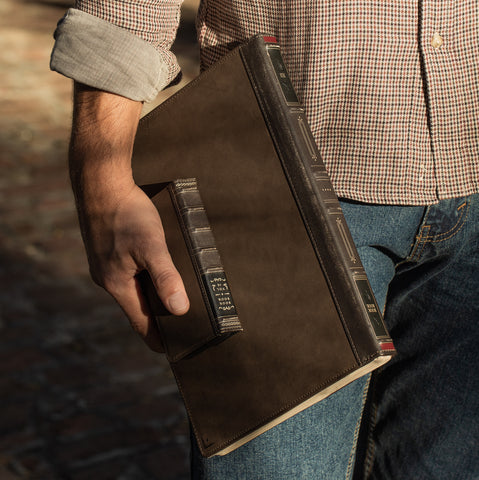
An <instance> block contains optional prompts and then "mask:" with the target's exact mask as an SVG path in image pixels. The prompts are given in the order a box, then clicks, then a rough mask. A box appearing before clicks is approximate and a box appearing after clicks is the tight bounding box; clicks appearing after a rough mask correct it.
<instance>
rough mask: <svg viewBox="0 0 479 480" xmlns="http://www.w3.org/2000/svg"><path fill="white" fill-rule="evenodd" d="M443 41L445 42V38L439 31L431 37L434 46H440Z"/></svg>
mask: <svg viewBox="0 0 479 480" xmlns="http://www.w3.org/2000/svg"><path fill="white" fill-rule="evenodd" d="M443 43H444V39H443V38H442V37H441V35H439V33H437V32H436V33H435V34H434V35H433V36H432V37H431V45H432V46H433V47H434V48H439V47H440V46H441V45H442V44H443Z"/></svg>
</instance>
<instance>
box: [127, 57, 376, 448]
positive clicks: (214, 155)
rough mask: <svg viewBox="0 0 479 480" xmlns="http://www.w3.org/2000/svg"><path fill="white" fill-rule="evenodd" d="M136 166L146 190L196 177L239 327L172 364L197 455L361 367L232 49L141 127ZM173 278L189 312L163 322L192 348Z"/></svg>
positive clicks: (190, 318)
mask: <svg viewBox="0 0 479 480" xmlns="http://www.w3.org/2000/svg"><path fill="white" fill-rule="evenodd" d="M133 166H134V175H135V179H136V181H137V183H138V184H140V185H145V189H146V190H148V188H151V186H152V185H153V184H157V183H162V182H168V181H171V180H173V179H177V178H187V177H195V178H196V179H197V181H198V184H199V188H200V191H201V195H202V198H203V202H204V205H205V208H206V211H207V213H208V218H209V220H210V223H211V226H212V229H213V233H214V236H215V239H216V243H217V247H218V250H219V252H220V254H221V257H222V259H223V264H224V268H225V271H226V273H227V276H228V280H229V283H230V287H231V291H232V294H233V298H234V301H235V304H236V308H237V312H238V315H239V318H240V321H241V323H242V325H243V328H244V331H243V332H241V333H237V334H235V335H233V336H232V337H230V338H229V339H227V340H226V341H224V342H222V343H220V344H218V345H214V346H211V347H209V348H207V349H204V350H201V351H199V352H197V353H196V354H195V355H192V356H187V357H185V358H182V359H181V360H179V361H177V362H172V363H171V366H172V370H173V372H174V374H175V377H176V379H177V383H178V386H179V389H180V391H181V394H182V396H183V399H184V402H185V405H186V408H187V411H188V414H189V417H190V420H191V424H192V426H193V430H194V432H195V434H196V437H197V440H198V444H199V447H200V450H201V452H202V454H203V455H205V456H210V455H213V454H215V453H216V452H218V451H220V450H222V449H223V448H225V447H226V446H227V445H229V444H231V443H233V442H235V441H236V440H238V438H240V437H241V436H243V435H245V434H248V433H250V432H252V431H254V430H255V429H257V428H258V427H260V426H261V425H264V424H266V423H268V422H269V421H271V420H272V419H273V418H274V417H276V416H278V415H280V414H282V413H284V412H286V411H287V410H288V409H290V408H292V407H294V406H295V405H297V404H298V403H301V402H303V401H304V400H305V399H306V398H308V397H309V396H312V395H314V394H315V393H317V392H319V391H321V389H323V388H325V387H326V386H328V385H331V384H333V383H334V382H336V381H337V380H338V379H340V378H341V377H342V376H345V375H346V374H348V373H350V372H351V371H353V370H354V369H356V368H357V367H358V366H360V362H359V361H358V359H357V357H356V356H355V354H354V350H353V348H352V346H351V343H350V341H349V339H348V337H347V335H346V333H345V331H344V327H343V323H342V321H341V318H340V316H339V314H338V310H337V307H336V304H335V301H334V299H333V298H332V296H331V292H330V290H329V287H328V284H327V281H326V280H325V277H324V274H323V271H322V269H321V266H320V264H319V263H318V259H317V256H316V254H315V251H314V249H313V247H312V244H311V241H310V237H309V235H308V231H307V228H306V227H305V225H304V223H303V220H302V218H301V215H300V213H299V211H298V207H297V203H296V201H295V198H294V197H293V195H292V193H291V189H290V186H289V184H288V180H287V178H286V176H285V173H284V170H283V167H282V165H281V162H280V160H279V158H278V155H277V152H276V149H275V145H274V144H273V141H272V140H271V137H270V134H269V131H268V127H267V125H266V124H265V120H264V117H263V113H262V111H261V109H260V107H259V106H258V103H257V100H256V97H255V93H254V91H253V89H252V86H251V83H250V80H249V78H248V75H247V73H246V72H245V68H244V64H243V61H242V59H241V57H240V54H239V52H238V51H234V52H233V53H231V54H229V55H228V56H227V57H225V58H224V59H223V60H221V61H220V62H218V63H217V64H215V65H214V66H213V67H212V68H211V69H209V70H208V71H207V72H205V73H204V74H203V75H202V76H201V77H200V78H199V79H198V80H197V81H194V82H193V83H190V84H189V85H188V86H186V87H185V88H184V89H183V90H182V91H180V92H179V94H176V95H175V96H173V97H172V98H170V99H169V100H168V101H166V102H165V103H164V104H162V105H160V106H159V107H158V108H157V109H155V110H154V111H153V112H151V113H150V114H149V115H148V116H147V117H145V118H144V119H143V120H142V122H141V125H140V128H139V131H138V134H137V139H136V144H135V149H134V163H133ZM148 185H150V187H148ZM167 239H168V233H167ZM169 249H170V251H171V253H172V255H173V258H180V257H183V258H185V255H184V251H183V252H181V250H183V249H184V245H182V242H181V241H176V240H171V241H169ZM178 268H179V270H180V273H182V275H183V276H184V277H185V278H187V277H190V279H189V280H188V282H189V283H188V285H189V287H188V289H189V294H190V296H191V300H192V311H191V313H190V314H188V315H187V316H185V317H184V318H183V319H181V318H179V317H177V318H174V317H173V318H171V321H172V322H178V324H181V329H184V335H185V337H188V338H192V339H193V340H192V342H194V341H195V338H196V336H200V337H201V336H202V335H203V334H204V332H199V330H200V329H201V328H202V327H200V325H203V324H204V322H202V321H201V320H200V317H202V316H204V311H203V309H204V306H201V299H200V297H201V296H199V295H198V292H197V291H196V289H195V287H194V285H193V284H194V281H192V280H191V275H192V273H191V269H190V268H184V266H183V265H178ZM190 280H191V281H190ZM192 282H193V283H192ZM366 328H367V327H366ZM175 341H177V340H175ZM376 354H377V355H379V354H380V353H379V352H377V351H371V352H370V357H371V358H372V357H374V356H375V355H376Z"/></svg>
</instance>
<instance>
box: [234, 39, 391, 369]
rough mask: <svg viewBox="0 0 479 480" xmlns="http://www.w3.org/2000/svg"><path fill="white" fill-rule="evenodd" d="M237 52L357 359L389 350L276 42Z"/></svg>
mask: <svg viewBox="0 0 479 480" xmlns="http://www.w3.org/2000/svg"><path fill="white" fill-rule="evenodd" d="M241 56H242V59H243V63H244V65H245V68H246V70H247V72H248V75H249V77H250V81H251V84H252V86H253V89H254V90H255V93H256V96H257V100H258V103H259V105H260V106H261V108H262V110H263V115H264V116H265V120H266V123H267V125H268V128H269V130H270V133H271V136H272V138H273V141H274V143H275V146H276V150H277V152H278V156H279V157H280V159H281V162H282V165H283V169H284V171H285V174H286V176H287V178H288V181H289V184H290V187H291V190H292V193H293V195H294V197H295V200H296V203H297V205H298V208H299V210H300V212H301V215H302V217H303V221H304V223H305V225H306V226H307V229H308V232H309V236H310V239H311V242H312V244H313V247H314V249H315V252H316V255H317V257H318V260H319V262H320V263H321V266H322V269H323V272H324V274H325V277H326V279H327V281H328V283H329V287H330V290H331V292H332V294H333V296H334V298H335V300H336V306H337V309H338V312H339V314H340V316H341V318H342V321H343V326H344V329H345V331H346V334H347V335H348V337H349V340H350V342H351V346H352V349H353V351H354V352H355V354H356V357H357V359H358V361H359V362H360V363H363V362H366V361H368V359H369V356H370V355H371V351H372V350H375V351H377V352H379V354H385V355H391V354H392V353H394V345H393V343H392V340H391V338H390V336H389V334H388V332H387V329H386V327H385V325H384V321H383V319H382V315H381V312H380V309H379V307H378V305H377V302H376V300H375V297H374V294H373V292H372V289H371V286H370V284H369V281H368V279H367V276H366V272H365V270H364V268H363V266H362V263H361V260H360V258H359V255H358V253H357V250H356V247H355V244H354V242H353V239H352V237H351V233H350V232H349V228H348V226H347V224H346V220H345V218H344V215H343V212H342V209H341V206H340V204H339V200H338V198H337V196H336V194H335V192H334V189H333V186H332V184H331V180H330V178H329V175H328V173H327V170H326V167H325V165H324V163H323V161H322V159H321V155H320V153H319V151H318V148H317V145H316V142H315V140H314V137H313V135H312V132H311V129H310V127H309V124H308V121H307V119H306V115H305V112H304V108H303V107H302V104H301V102H300V101H299V100H298V98H297V95H296V93H295V90H294V88H293V85H292V83H291V80H290V78H289V75H288V72H287V70H286V67H285V64H284V62H283V59H282V56H281V51H280V47H279V44H278V43H277V41H276V39H275V38H274V37H271V36H257V37H255V39H254V40H253V41H251V42H249V43H247V44H245V45H244V46H243V47H242V48H241ZM358 315H359V321H358Z"/></svg>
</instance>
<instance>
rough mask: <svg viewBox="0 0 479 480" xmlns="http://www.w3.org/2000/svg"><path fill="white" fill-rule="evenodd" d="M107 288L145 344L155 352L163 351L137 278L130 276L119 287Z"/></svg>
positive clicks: (156, 328)
mask: <svg viewBox="0 0 479 480" xmlns="http://www.w3.org/2000/svg"><path fill="white" fill-rule="evenodd" d="M109 290H110V291H109V293H110V294H111V295H112V296H113V298H114V299H115V300H116V301H117V303H118V304H119V305H120V307H121V308H122V310H123V311H124V313H125V315H126V316H127V317H128V320H129V322H130V325H131V326H132V328H133V330H135V332H137V333H138V334H139V335H140V336H141V338H142V339H143V341H144V342H145V343H146V344H147V346H148V347H149V348H150V349H151V350H153V351H155V352H164V347H163V343H162V341H161V336H160V332H159V331H158V327H157V326H156V322H155V318H154V315H152V313H151V312H150V310H149V308H148V304H147V302H146V301H145V298H144V296H143V294H142V289H141V286H140V284H139V282H138V280H137V279H136V278H130V279H129V280H128V281H127V282H126V283H125V284H124V285H123V286H121V287H120V288H118V289H111V288H110V289H109Z"/></svg>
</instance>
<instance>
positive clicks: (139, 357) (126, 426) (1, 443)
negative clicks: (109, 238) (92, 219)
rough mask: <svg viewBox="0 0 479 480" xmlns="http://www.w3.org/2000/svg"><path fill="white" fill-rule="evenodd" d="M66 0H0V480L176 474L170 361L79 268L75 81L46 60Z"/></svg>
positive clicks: (191, 63) (182, 423) (177, 442)
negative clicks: (72, 154) (73, 187)
mask: <svg viewBox="0 0 479 480" xmlns="http://www.w3.org/2000/svg"><path fill="white" fill-rule="evenodd" d="M72 3H73V0H72V1H70V0H0V32H1V33H0V168H1V175H0V405H1V408H0V480H13V479H36V480H40V479H41V480H56V479H65V480H83V479H88V480H104V479H105V480H106V479H116V480H153V479H161V480H180V479H186V478H188V473H187V472H188V450H189V447H188V443H189V441H188V429H187V422H186V418H185V414H184V411H183V407H182V404H181V401H180V399H179V396H178V393H177V389H176V385H175V383H174V380H173V378H172V376H171V374H170V370H169V367H168V364H167V362H166V360H165V359H164V358H163V357H162V356H161V355H159V354H155V353H153V352H151V351H149V350H148V349H147V348H146V347H145V346H144V345H143V343H142V342H141V340H140V339H139V338H138V337H137V336H136V334H134V333H133V331H132V330H131V329H130V327H129V325H128V322H127V321H126V319H125V318H124V316H123V314H122V313H121V311H120V310H119V309H118V307H116V305H115V304H114V303H113V301H112V300H111V299H110V297H109V296H108V295H107V294H106V293H104V292H103V291H102V290H101V289H100V288H99V287H97V286H95V285H94V284H93V283H92V282H91V280H90V279H89V276H88V267H87V264H86V258H85V254H84V251H83V246H82V243H81V238H80V235H79V231H78V227H77V220H76V214H75V211H74V204H73V197H72V194H71V192H70V187H69V182H68V175H67V168H66V152H67V145H68V136H69V130H70V118H71V87H72V85H71V81H70V80H68V79H66V78H63V77H62V76H60V75H58V74H55V73H52V72H50V71H49V67H48V63H49V56H50V51H51V48H52V46H53V36H52V35H53V31H54V29H55V26H56V23H57V21H58V20H59V19H60V18H61V17H62V16H63V14H64V13H65V11H66V9H67V8H69V7H70V6H72ZM196 7H197V0H186V1H185V3H184V8H183V16H182V24H181V28H180V31H179V34H178V38H177V42H176V43H175V52H176V53H177V55H178V58H179V61H180V64H181V65H182V67H183V72H184V80H183V82H182V84H184V83H186V82H187V81H189V80H190V79H191V78H193V77H194V76H196V75H197V73H198V66H197V65H198V61H197V48H196V44H195V31H194V15H195V11H196ZM171 93H172V92H169V91H168V92H166V93H163V94H162V95H161V96H160V97H159V98H158V99H157V101H156V103H158V102H160V101H162V100H163V99H164V98H165V97H166V96H168V95H170V94H171ZM149 108H152V106H149Z"/></svg>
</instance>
